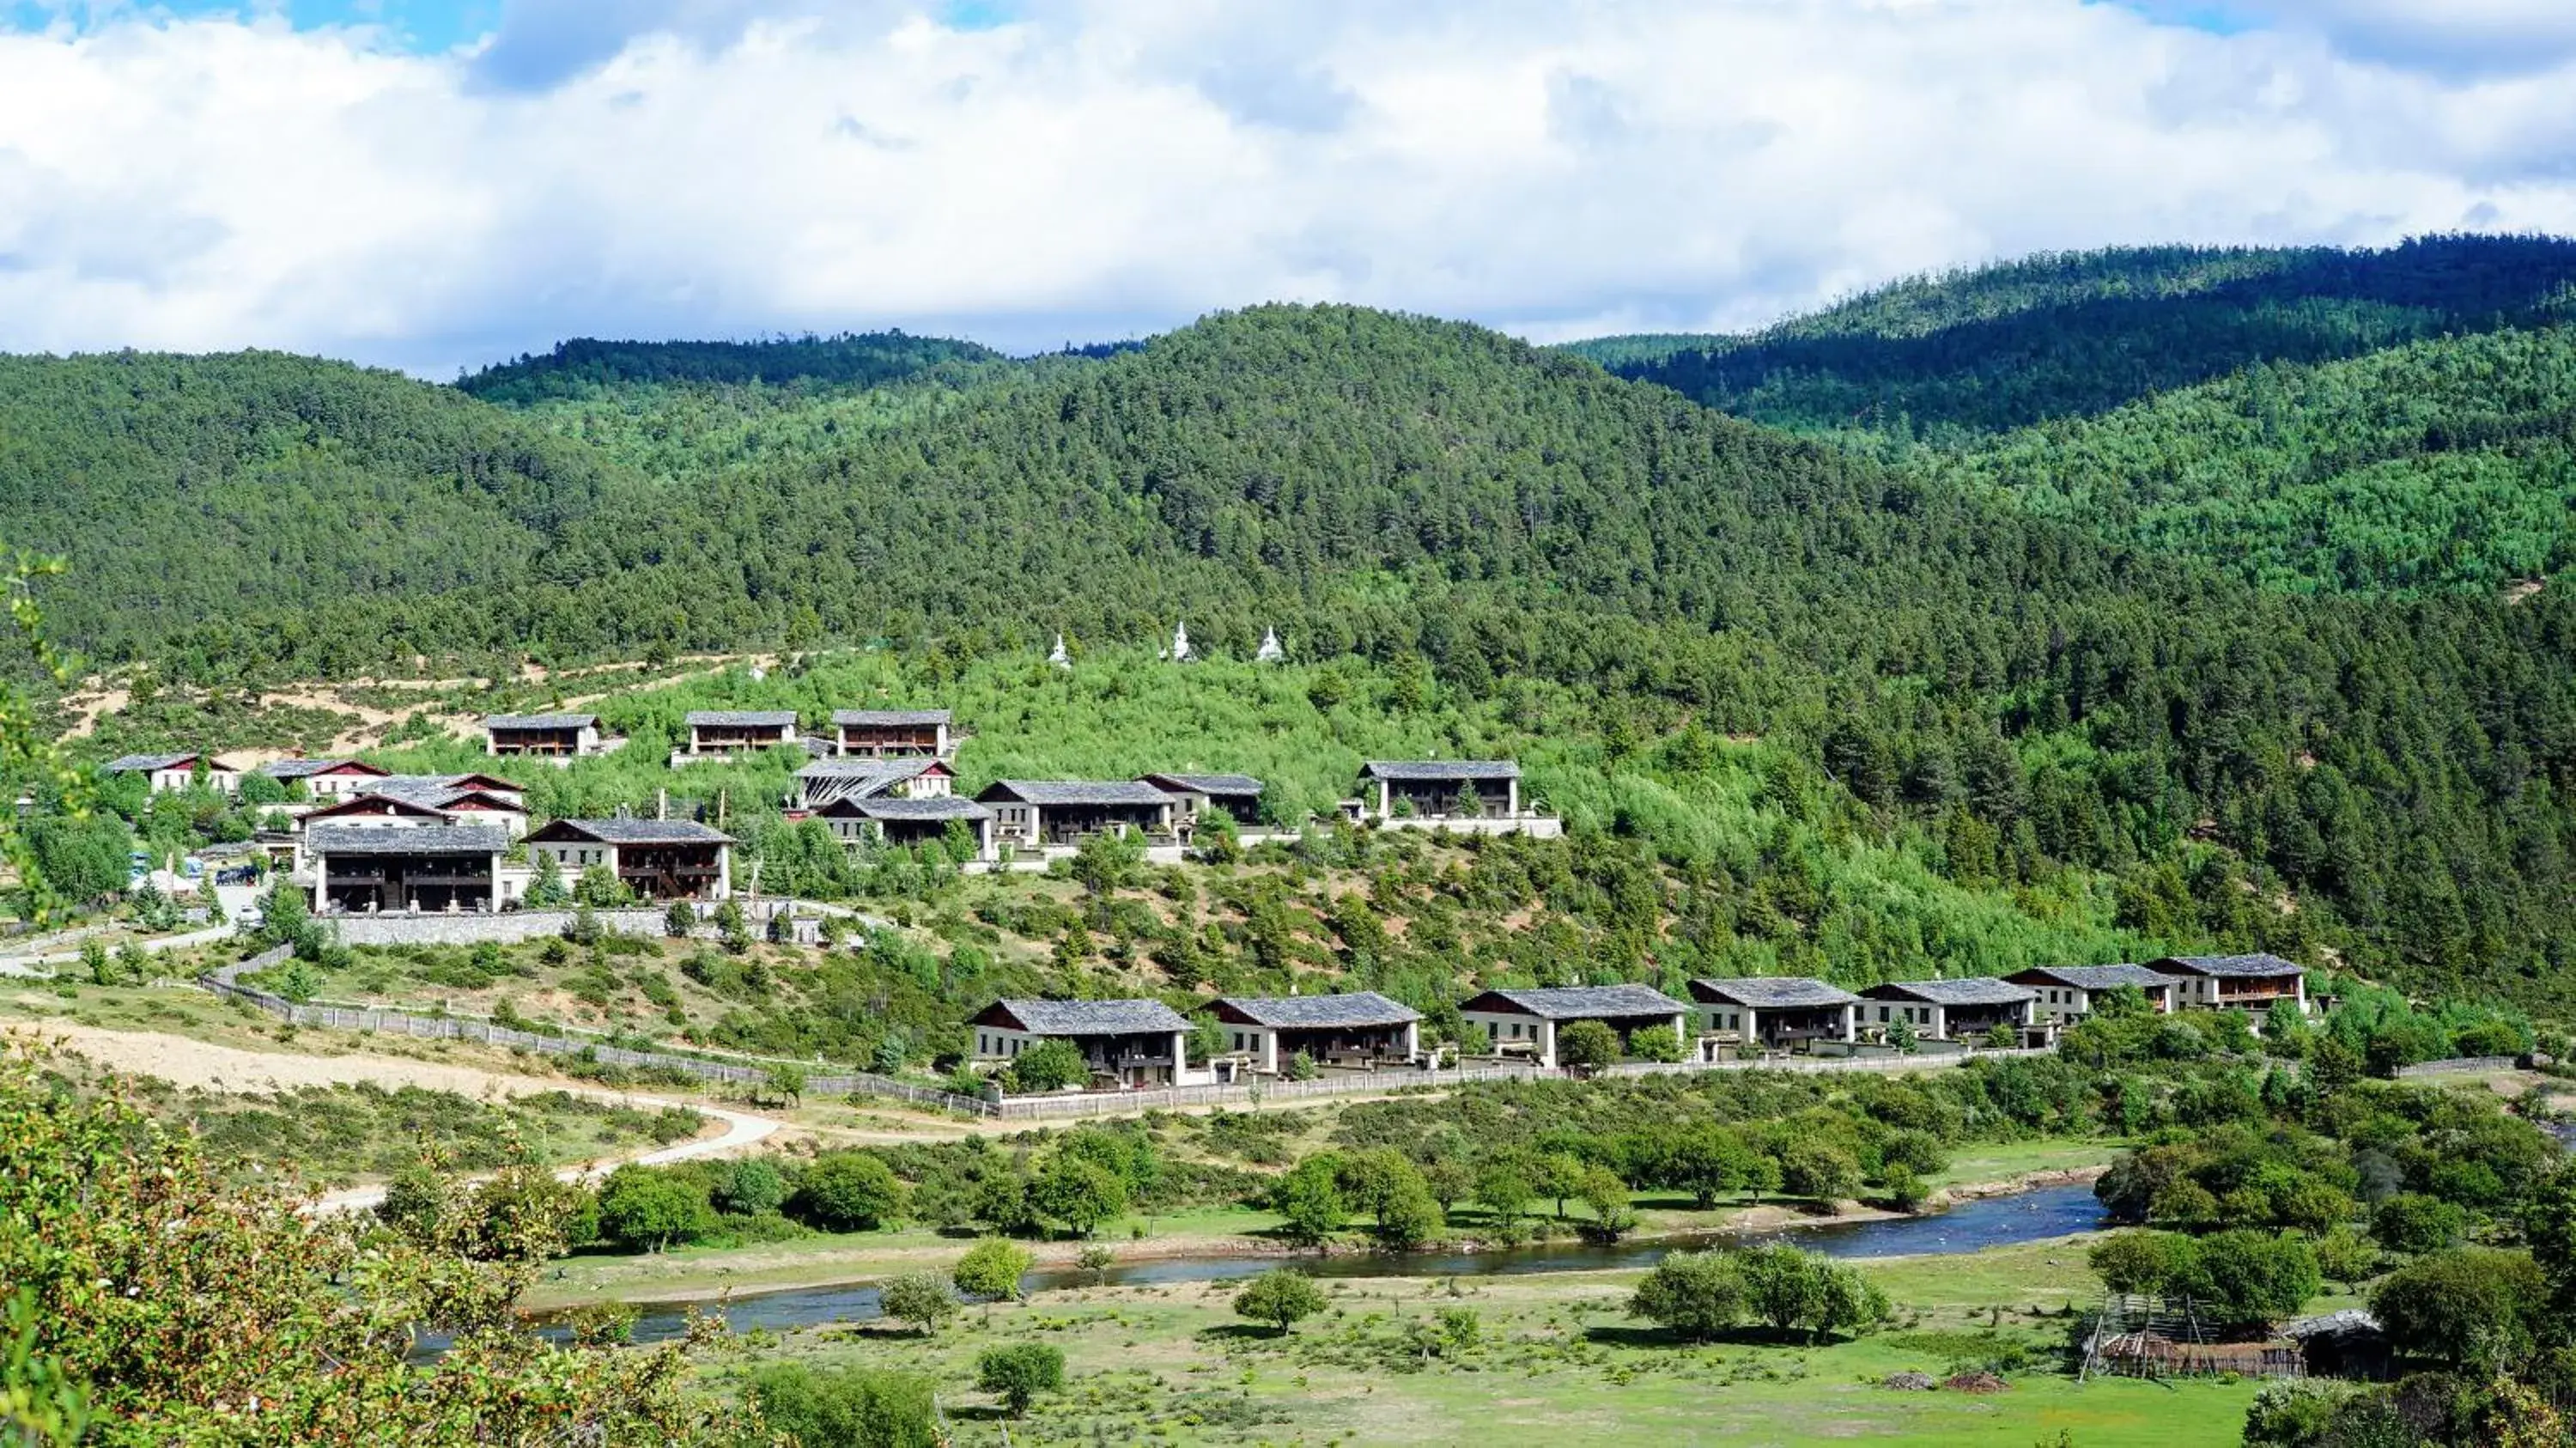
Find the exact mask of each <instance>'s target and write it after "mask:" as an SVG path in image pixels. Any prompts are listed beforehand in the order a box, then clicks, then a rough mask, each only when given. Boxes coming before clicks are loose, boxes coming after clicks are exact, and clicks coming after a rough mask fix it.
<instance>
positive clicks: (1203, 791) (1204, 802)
mask: <svg viewBox="0 0 2576 1448" xmlns="http://www.w3.org/2000/svg"><path fill="white" fill-rule="evenodd" d="M1137 782H1138V783H1140V784H1150V785H1152V786H1153V787H1154V788H1156V789H1159V790H1161V791H1162V792H1163V793H1165V794H1168V795H1170V796H1171V797H1172V798H1173V799H1175V800H1178V801H1180V806H1181V815H1182V817H1183V818H1185V819H1189V820H1197V819H1199V818H1200V817H1201V816H1203V815H1206V814H1208V813H1210V812H1214V813H1217V814H1221V815H1224V816H1225V817H1226V818H1228V819H1230V820H1232V821H1234V822H1235V823H1236V824H1238V825H1254V824H1259V823H1260V822H1261V781H1260V780H1257V779H1255V778H1253V777H1252V776H1251V775H1248V774H1147V775H1140V776H1138V778H1137Z"/></svg>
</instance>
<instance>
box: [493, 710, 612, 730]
mask: <svg viewBox="0 0 2576 1448" xmlns="http://www.w3.org/2000/svg"><path fill="white" fill-rule="evenodd" d="M598 723H599V716H598V715H596V714H494V715H492V716H491V717H489V718H487V719H485V720H484V721H483V727H484V729H486V730H493V729H589V728H593V727H595V726H596V725H597V724H598Z"/></svg>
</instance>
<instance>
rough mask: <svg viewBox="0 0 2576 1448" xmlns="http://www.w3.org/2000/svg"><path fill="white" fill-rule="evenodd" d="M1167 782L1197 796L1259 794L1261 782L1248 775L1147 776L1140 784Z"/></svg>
mask: <svg viewBox="0 0 2576 1448" xmlns="http://www.w3.org/2000/svg"><path fill="white" fill-rule="evenodd" d="M1163 780H1169V781H1171V782H1172V783H1173V784H1177V785H1179V786H1180V787H1181V788H1183V789H1186V790H1192V791H1195V792H1197V793H1199V794H1259V793H1261V781H1260V780H1257V779H1255V778H1253V777H1252V776H1251V775H1248V774H1149V775H1146V776H1145V777H1144V778H1143V780H1142V781H1141V782H1142V783H1145V784H1154V783H1157V782H1159V781H1163Z"/></svg>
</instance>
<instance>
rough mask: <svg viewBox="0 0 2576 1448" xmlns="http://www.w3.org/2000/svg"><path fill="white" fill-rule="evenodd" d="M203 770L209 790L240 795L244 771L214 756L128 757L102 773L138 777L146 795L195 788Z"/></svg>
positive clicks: (116, 760) (105, 767) (112, 764)
mask: <svg viewBox="0 0 2576 1448" xmlns="http://www.w3.org/2000/svg"><path fill="white" fill-rule="evenodd" d="M201 766H202V767H203V770H204V773H205V778H206V787H207V788H208V789H211V790H214V791H216V792H218V793H220V794H236V793H239V792H240V790H241V771H240V770H239V769H237V768H235V767H234V766H232V765H229V764H226V763H225V762H224V761H223V760H221V759H219V758H217V757H215V756H214V755H211V754H128V755H123V756H121V757H119V758H116V759H111V760H109V761H108V762H107V763H106V764H104V765H102V766H100V772H101V773H103V774H139V775H141V776H143V780H144V789H145V791H146V792H147V793H151V794H166V793H169V792H170V791H172V790H179V789H188V788H191V787H192V786H194V785H195V784H196V782H197V775H198V772H199V769H200V767H201Z"/></svg>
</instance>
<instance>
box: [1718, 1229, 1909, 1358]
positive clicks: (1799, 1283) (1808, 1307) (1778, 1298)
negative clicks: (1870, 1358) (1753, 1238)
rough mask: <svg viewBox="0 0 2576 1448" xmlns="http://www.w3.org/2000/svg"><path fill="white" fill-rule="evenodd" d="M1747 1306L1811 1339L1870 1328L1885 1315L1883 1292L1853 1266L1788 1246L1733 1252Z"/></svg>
mask: <svg viewBox="0 0 2576 1448" xmlns="http://www.w3.org/2000/svg"><path fill="white" fill-rule="evenodd" d="M1736 1256H1737V1262H1738V1267H1739V1269H1740V1270H1741V1271H1742V1272H1743V1274H1744V1292H1745V1307H1746V1310H1747V1311H1749V1312H1751V1313H1752V1315H1753V1316H1755V1317H1757V1318H1759V1319H1761V1320H1762V1321H1764V1322H1767V1323H1769V1324H1770V1325H1771V1326H1772V1328H1773V1329H1774V1330H1776V1331H1779V1332H1783V1333H1786V1332H1792V1331H1795V1330H1798V1329H1800V1328H1803V1329H1805V1330H1806V1333H1807V1338H1808V1340H1809V1341H1810V1342H1812V1341H1814V1340H1816V1339H1817V1338H1818V1337H1819V1336H1823V1335H1828V1334H1831V1333H1833V1332H1836V1331H1853V1332H1857V1331H1858V1330H1860V1329H1862V1328H1865V1327H1870V1326H1873V1325H1875V1324H1877V1323H1879V1322H1882V1321H1884V1320H1885V1319H1886V1317H1887V1315H1888V1311H1889V1309H1888V1302H1887V1294H1886V1293H1884V1292H1881V1291H1880V1290H1879V1289H1878V1286H1877V1285H1876V1284H1875V1283H1872V1282H1871V1281H1870V1280H1869V1279H1867V1278H1865V1277H1863V1276H1861V1275H1860V1273H1859V1272H1857V1271H1855V1270H1854V1269H1852V1268H1849V1267H1845V1266H1843V1265H1841V1264H1840V1263H1838V1262H1835V1261H1833V1260H1832V1259H1830V1258H1827V1257H1822V1256H1819V1255H1817V1254H1816V1253H1813V1252H1808V1251H1805V1250H1803V1249H1801V1248H1797V1247H1791V1246H1786V1245H1778V1246H1769V1247H1753V1248H1749V1249H1747V1250H1745V1251H1742V1252H1740V1253H1737V1254H1736Z"/></svg>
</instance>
